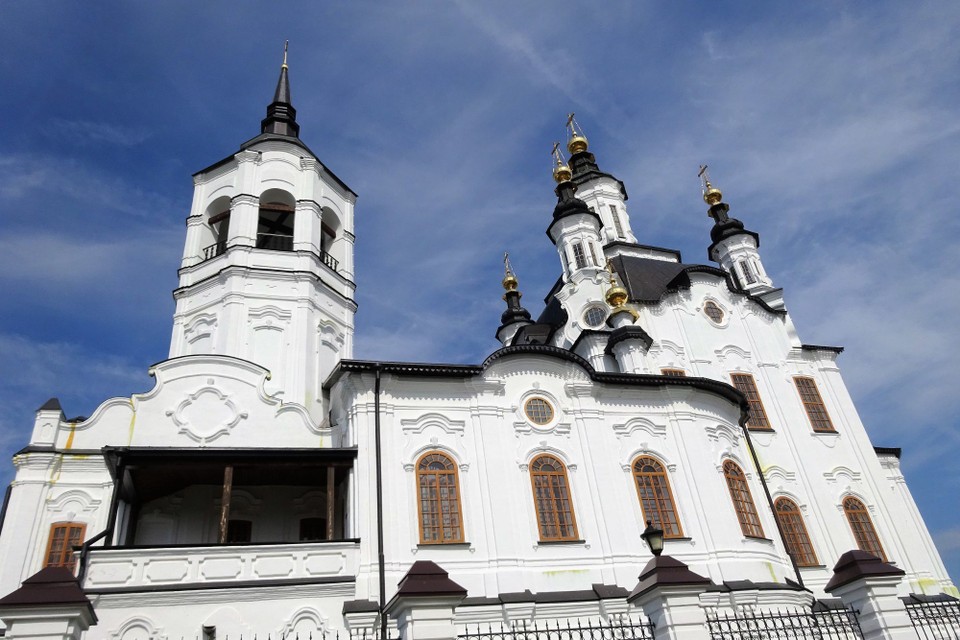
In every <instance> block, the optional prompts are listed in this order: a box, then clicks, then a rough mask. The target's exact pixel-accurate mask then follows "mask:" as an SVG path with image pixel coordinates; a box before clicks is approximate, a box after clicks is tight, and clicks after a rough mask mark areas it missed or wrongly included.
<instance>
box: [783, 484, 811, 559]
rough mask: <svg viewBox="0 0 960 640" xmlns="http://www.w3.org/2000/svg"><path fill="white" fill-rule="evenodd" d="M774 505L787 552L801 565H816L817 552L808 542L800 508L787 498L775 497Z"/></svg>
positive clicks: (808, 538) (808, 537)
mask: <svg viewBox="0 0 960 640" xmlns="http://www.w3.org/2000/svg"><path fill="white" fill-rule="evenodd" d="M774 507H776V515H777V520H778V521H779V522H780V528H781V529H783V537H784V542H785V543H786V545H787V552H789V553H790V555H791V556H793V559H794V561H795V562H796V563H797V564H798V565H799V566H801V567H815V566H817V554H816V553H814V551H813V545H812V544H811V543H810V536H808V535H807V527H806V525H804V524H803V516H802V515H801V514H800V509H799V508H798V507H797V505H796V504H795V503H794V502H793V500H790V499H789V498H777V501H776V503H774Z"/></svg>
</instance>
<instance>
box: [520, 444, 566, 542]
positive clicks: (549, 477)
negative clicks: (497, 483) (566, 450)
mask: <svg viewBox="0 0 960 640" xmlns="http://www.w3.org/2000/svg"><path fill="white" fill-rule="evenodd" d="M530 481H531V483H532V484H533V499H534V504H535V506H536V511H537V526H538V528H539V529H540V540H541V541H544V542H550V541H561V540H576V539H577V523H576V520H575V519H574V516H573V504H572V503H571V501H570V489H569V485H568V483H567V469H566V467H565V466H563V463H562V462H560V461H559V460H557V459H556V458H554V457H553V456H539V457H538V458H536V459H535V460H534V461H533V462H532V463H530Z"/></svg>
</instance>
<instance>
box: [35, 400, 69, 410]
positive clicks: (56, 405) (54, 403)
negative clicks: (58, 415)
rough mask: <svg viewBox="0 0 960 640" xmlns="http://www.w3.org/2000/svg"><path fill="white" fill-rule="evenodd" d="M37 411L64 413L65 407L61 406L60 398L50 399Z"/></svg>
mask: <svg viewBox="0 0 960 640" xmlns="http://www.w3.org/2000/svg"><path fill="white" fill-rule="evenodd" d="M37 411H61V412H62V411H63V407H61V406H60V398H56V397H54V398H50V399H49V400H47V401H46V402H44V403H43V404H42V405H41V406H40V408H39V409H37Z"/></svg>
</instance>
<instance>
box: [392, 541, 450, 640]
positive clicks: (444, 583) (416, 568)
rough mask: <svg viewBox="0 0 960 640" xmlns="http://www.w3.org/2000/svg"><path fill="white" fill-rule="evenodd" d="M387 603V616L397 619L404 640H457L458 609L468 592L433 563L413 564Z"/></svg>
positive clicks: (420, 562) (423, 561)
mask: <svg viewBox="0 0 960 640" xmlns="http://www.w3.org/2000/svg"><path fill="white" fill-rule="evenodd" d="M398 587H399V589H398V590H397V593H396V594H395V595H394V596H393V597H392V598H391V599H390V602H388V603H387V607H386V613H387V614H389V615H390V616H392V617H394V618H396V620H397V627H398V628H399V630H400V637H401V638H402V640H453V639H454V638H456V637H457V628H456V626H455V625H454V616H455V615H456V609H457V605H459V604H460V603H461V602H462V601H463V599H464V598H465V597H466V596H467V590H466V589H464V588H463V587H461V586H460V585H459V584H457V583H456V582H454V581H453V580H451V579H450V578H449V577H448V575H447V572H446V571H444V570H443V569H442V568H441V567H440V566H439V565H437V564H436V563H434V562H430V561H429V560H418V561H417V562H414V563H413V566H412V567H410V570H409V571H407V575H405V576H403V578H402V579H401V580H400V584H399V585H398Z"/></svg>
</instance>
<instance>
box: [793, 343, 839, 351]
mask: <svg viewBox="0 0 960 640" xmlns="http://www.w3.org/2000/svg"><path fill="white" fill-rule="evenodd" d="M800 348H801V349H803V350H804V351H833V352H834V353H843V347H828V346H826V345H822V344H802V345H800Z"/></svg>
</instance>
